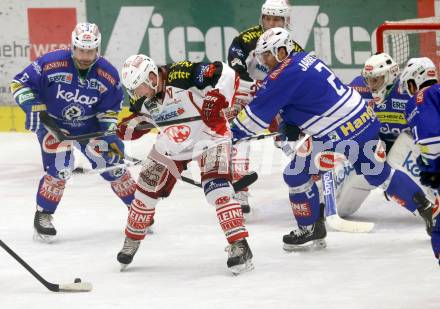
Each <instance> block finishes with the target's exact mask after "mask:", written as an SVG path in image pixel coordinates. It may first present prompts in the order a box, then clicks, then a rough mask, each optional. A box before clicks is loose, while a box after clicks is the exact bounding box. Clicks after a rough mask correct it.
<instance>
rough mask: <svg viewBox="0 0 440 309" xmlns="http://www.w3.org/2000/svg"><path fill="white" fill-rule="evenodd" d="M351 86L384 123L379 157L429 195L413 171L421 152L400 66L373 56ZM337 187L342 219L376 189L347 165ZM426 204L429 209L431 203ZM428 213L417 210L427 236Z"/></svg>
mask: <svg viewBox="0 0 440 309" xmlns="http://www.w3.org/2000/svg"><path fill="white" fill-rule="evenodd" d="M350 86H352V87H354V88H356V89H359V90H364V89H365V88H366V89H365V90H364V91H360V93H361V95H362V96H363V97H364V99H365V100H369V101H370V104H371V106H373V108H374V111H375V113H376V115H377V117H378V119H379V121H380V123H381V128H380V133H379V136H380V138H381V140H382V141H383V142H384V144H383V147H386V150H385V152H383V151H382V150H381V149H378V154H381V153H382V155H383V156H384V159H385V158H386V159H387V161H388V162H389V164H390V165H391V166H392V167H393V168H396V169H400V170H402V171H403V172H405V173H406V174H407V175H408V176H410V177H411V178H412V179H413V181H414V182H415V183H416V184H417V185H419V186H420V187H421V189H423V190H424V192H425V193H429V191H428V190H427V188H424V187H423V186H421V184H420V182H419V179H418V177H417V176H418V175H417V170H416V169H414V167H415V156H414V154H415V153H417V152H418V150H417V149H416V148H415V147H414V145H413V142H412V136H411V134H410V132H409V128H408V126H407V122H406V120H405V106H406V104H407V102H408V100H409V98H410V97H409V96H408V94H406V93H402V91H400V88H399V66H398V65H397V63H396V62H395V61H394V60H393V59H392V57H391V56H390V55H388V54H386V53H380V54H376V55H373V56H371V57H370V58H369V59H367V61H366V62H365V64H364V67H363V69H362V76H360V77H357V78H355V79H354V80H353V81H352V82H351V83H350ZM336 184H337V202H338V203H337V205H338V212H339V214H340V215H341V216H349V215H351V214H352V213H354V212H355V211H357V210H358V209H359V207H360V206H361V204H362V203H363V201H364V200H365V199H366V198H367V196H368V195H369V193H370V191H371V190H372V189H373V187H372V186H371V185H369V184H368V183H367V182H366V181H365V180H364V178H363V177H359V176H358V175H356V174H355V173H354V170H353V168H351V166H349V164H348V163H347V164H345V166H344V167H339V168H337V169H336ZM427 196H428V198H429V199H430V200H431V202H433V201H434V197H433V196H432V195H430V194H428V195H427ZM386 198H390V197H386ZM391 198H392V197H391ZM425 202H426V201H425ZM425 204H426V205H427V206H428V203H425ZM428 208H429V207H428ZM429 211H430V210H428V209H426V210H425V208H420V209H418V212H419V214H420V215H421V216H422V217H423V218H424V220H425V223H426V225H427V230H428V233H429V230H430V225H431V220H430V218H429Z"/></svg>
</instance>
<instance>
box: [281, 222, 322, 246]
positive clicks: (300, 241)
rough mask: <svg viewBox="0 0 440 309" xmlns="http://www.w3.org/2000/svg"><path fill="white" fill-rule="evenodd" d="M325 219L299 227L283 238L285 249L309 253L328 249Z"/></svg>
mask: <svg viewBox="0 0 440 309" xmlns="http://www.w3.org/2000/svg"><path fill="white" fill-rule="evenodd" d="M326 236H327V231H326V229H325V223H324V217H323V216H322V217H320V218H319V219H318V221H317V222H315V223H314V224H310V225H304V226H303V225H298V228H297V229H295V230H293V231H291V232H290V233H289V234H287V235H284V236H283V243H284V246H283V249H284V250H286V251H308V250H315V249H323V248H325V247H327V244H326V242H325V237H326Z"/></svg>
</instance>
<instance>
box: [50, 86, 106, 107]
mask: <svg viewBox="0 0 440 309" xmlns="http://www.w3.org/2000/svg"><path fill="white" fill-rule="evenodd" d="M56 98H57V99H63V100H64V101H66V102H75V103H79V104H86V105H92V104H94V103H96V102H98V98H97V97H95V96H87V95H85V94H82V95H80V94H79V89H75V93H73V92H70V91H67V90H63V89H61V84H59V85H58V91H57V95H56Z"/></svg>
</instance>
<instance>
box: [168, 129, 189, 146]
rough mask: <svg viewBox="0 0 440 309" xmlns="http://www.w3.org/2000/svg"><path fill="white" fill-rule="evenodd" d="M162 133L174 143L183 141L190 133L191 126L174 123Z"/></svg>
mask: <svg viewBox="0 0 440 309" xmlns="http://www.w3.org/2000/svg"><path fill="white" fill-rule="evenodd" d="M164 133H165V134H166V136H168V138H169V139H170V140H173V141H174V142H175V143H183V142H184V141H186V140H187V139H188V137H189V136H190V134H191V128H190V127H189V126H186V125H176V126H171V127H168V128H166V129H165V131H164Z"/></svg>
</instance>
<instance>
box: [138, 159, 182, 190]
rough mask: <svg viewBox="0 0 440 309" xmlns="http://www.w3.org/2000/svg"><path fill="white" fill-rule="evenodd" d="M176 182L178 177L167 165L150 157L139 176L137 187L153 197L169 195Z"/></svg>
mask: <svg viewBox="0 0 440 309" xmlns="http://www.w3.org/2000/svg"><path fill="white" fill-rule="evenodd" d="M175 184H176V178H175V177H174V176H173V175H172V174H171V173H170V171H169V170H168V168H167V166H165V165H164V164H161V163H160V162H157V161H155V160H151V159H148V160H147V162H146V163H145V164H144V166H143V167H142V170H141V172H140V174H139V177H138V182H137V189H138V190H139V191H141V192H142V193H143V194H145V195H147V196H150V197H151V198H153V199H158V198H161V197H168V196H169V195H170V193H171V191H172V190H173V188H174V185H175Z"/></svg>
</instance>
